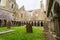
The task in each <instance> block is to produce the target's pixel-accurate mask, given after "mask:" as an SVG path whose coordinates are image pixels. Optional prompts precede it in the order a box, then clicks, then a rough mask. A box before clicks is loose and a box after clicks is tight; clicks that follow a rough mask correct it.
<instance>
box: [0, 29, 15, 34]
mask: <svg viewBox="0 0 60 40" xmlns="http://www.w3.org/2000/svg"><path fill="white" fill-rule="evenodd" d="M9 32H14V30H8V31H3V32H0V34H5V33H9Z"/></svg>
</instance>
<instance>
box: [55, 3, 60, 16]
mask: <svg viewBox="0 0 60 40" xmlns="http://www.w3.org/2000/svg"><path fill="white" fill-rule="evenodd" d="M54 13H56V15H60V5H59V3H58V2H55V4H54Z"/></svg>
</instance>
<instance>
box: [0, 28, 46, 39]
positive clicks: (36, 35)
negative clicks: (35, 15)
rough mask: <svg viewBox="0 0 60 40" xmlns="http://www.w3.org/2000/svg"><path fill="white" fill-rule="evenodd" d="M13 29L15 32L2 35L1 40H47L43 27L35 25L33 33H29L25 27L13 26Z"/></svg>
mask: <svg viewBox="0 0 60 40" xmlns="http://www.w3.org/2000/svg"><path fill="white" fill-rule="evenodd" d="M1 29H2V30H3V29H4V28H1ZM1 29H0V30H1ZM5 29H6V28H5ZM5 29H4V30H5ZM11 29H12V30H15V32H11V33H7V34H2V35H0V40H46V37H45V35H44V33H43V32H42V31H43V28H42V27H33V33H27V32H26V29H25V27H12V28H11Z"/></svg>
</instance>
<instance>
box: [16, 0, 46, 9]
mask: <svg viewBox="0 0 60 40" xmlns="http://www.w3.org/2000/svg"><path fill="white" fill-rule="evenodd" d="M16 2H17V4H18V5H19V8H20V7H21V6H23V5H24V7H25V10H33V9H40V0H16ZM44 4H45V0H44Z"/></svg>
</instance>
